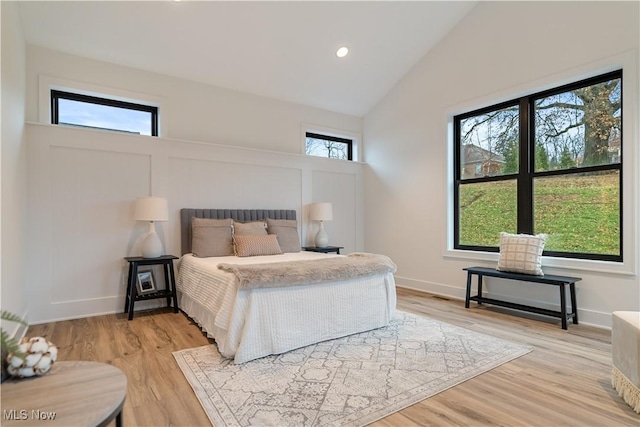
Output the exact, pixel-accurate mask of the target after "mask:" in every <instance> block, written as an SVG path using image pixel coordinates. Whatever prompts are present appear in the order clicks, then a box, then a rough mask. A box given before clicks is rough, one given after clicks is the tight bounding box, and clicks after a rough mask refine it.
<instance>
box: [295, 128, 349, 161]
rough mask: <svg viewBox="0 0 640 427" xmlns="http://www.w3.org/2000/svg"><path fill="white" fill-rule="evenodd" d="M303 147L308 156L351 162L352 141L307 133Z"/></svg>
mask: <svg viewBox="0 0 640 427" xmlns="http://www.w3.org/2000/svg"><path fill="white" fill-rule="evenodd" d="M305 147H306V154H307V155H308V156H318V157H328V158H330V159H341V160H353V140H352V139H348V138H340V137H337V136H330V135H320V134H317V133H312V132H307V133H306V140H305Z"/></svg>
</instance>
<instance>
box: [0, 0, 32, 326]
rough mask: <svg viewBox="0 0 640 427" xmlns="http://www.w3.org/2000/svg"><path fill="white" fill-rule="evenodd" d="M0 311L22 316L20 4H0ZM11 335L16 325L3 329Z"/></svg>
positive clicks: (23, 183) (22, 77) (22, 54)
mask: <svg viewBox="0 0 640 427" xmlns="http://www.w3.org/2000/svg"><path fill="white" fill-rule="evenodd" d="M1 13H2V123H1V127H2V140H1V144H2V145H1V149H2V155H1V157H2V169H1V170H2V173H1V176H2V202H1V203H2V205H1V206H2V209H1V222H2V227H1V231H0V235H1V236H2V238H1V243H0V248H1V249H0V253H1V256H0V258H1V259H2V261H1V267H0V268H1V270H2V272H1V287H2V309H4V310H9V311H11V312H13V313H15V314H17V315H19V316H25V315H26V309H27V305H26V300H25V295H24V286H25V275H24V266H25V237H24V235H25V227H26V223H25V221H24V217H25V214H26V208H27V198H26V193H27V161H26V159H27V156H26V151H27V150H26V143H25V139H24V127H25V126H24V120H25V87H26V78H25V70H26V46H25V41H24V37H23V36H22V29H21V26H20V17H19V15H18V6H17V3H15V2H2V3H1ZM3 326H4V327H6V328H7V329H8V331H9V333H10V334H13V333H15V331H17V325H16V324H9V325H3Z"/></svg>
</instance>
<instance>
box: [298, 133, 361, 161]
mask: <svg viewBox="0 0 640 427" xmlns="http://www.w3.org/2000/svg"><path fill="white" fill-rule="evenodd" d="M306 138H313V139H324V140H327V141H333V142H339V143H342V144H346V145H347V158H346V159H336V160H348V161H352V160H353V139H349V138H341V137H339V136H332V135H323V134H320V133H315V132H305V147H306ZM308 155H309V156H312V154H308ZM313 157H320V158H321V159H333V158H334V157H322V156H313Z"/></svg>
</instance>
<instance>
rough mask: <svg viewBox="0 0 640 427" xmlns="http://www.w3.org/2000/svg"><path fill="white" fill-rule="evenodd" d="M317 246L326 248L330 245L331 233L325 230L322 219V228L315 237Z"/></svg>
mask: <svg viewBox="0 0 640 427" xmlns="http://www.w3.org/2000/svg"><path fill="white" fill-rule="evenodd" d="M315 244H316V248H326V247H327V246H328V245H329V235H328V234H327V232H326V231H325V230H324V224H323V222H322V221H320V230H318V234H316V238H315Z"/></svg>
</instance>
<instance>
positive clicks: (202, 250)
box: [191, 218, 234, 258]
mask: <svg viewBox="0 0 640 427" xmlns="http://www.w3.org/2000/svg"><path fill="white" fill-rule="evenodd" d="M232 223H233V220H232V219H208V218H192V219H191V253H193V255H194V256H197V257H200V258H204V257H210V256H228V255H234V252H233V236H232V230H233V228H232Z"/></svg>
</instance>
